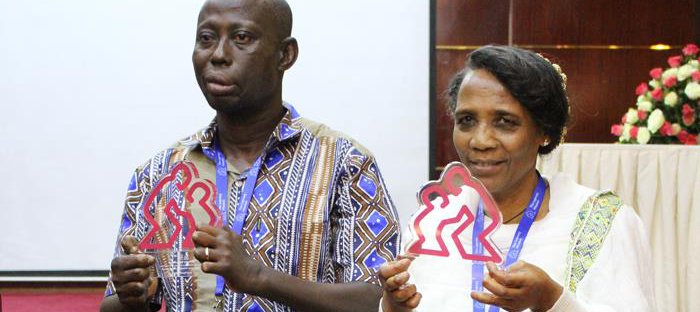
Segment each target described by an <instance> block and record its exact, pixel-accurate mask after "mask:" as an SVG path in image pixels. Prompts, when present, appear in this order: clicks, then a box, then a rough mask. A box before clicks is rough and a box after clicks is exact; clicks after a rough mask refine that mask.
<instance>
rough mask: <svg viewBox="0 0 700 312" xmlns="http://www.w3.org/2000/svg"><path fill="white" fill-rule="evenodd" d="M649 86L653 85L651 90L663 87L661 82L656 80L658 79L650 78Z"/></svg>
mask: <svg viewBox="0 0 700 312" xmlns="http://www.w3.org/2000/svg"><path fill="white" fill-rule="evenodd" d="M649 86H650V87H651V89H649V90H654V89H658V88H661V82H660V81H658V80H656V79H652V80H649Z"/></svg>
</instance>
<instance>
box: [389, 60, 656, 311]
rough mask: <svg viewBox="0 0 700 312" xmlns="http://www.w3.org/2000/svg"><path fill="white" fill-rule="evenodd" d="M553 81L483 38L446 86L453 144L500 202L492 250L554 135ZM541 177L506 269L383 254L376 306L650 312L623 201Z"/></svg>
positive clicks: (501, 243)
mask: <svg viewBox="0 0 700 312" xmlns="http://www.w3.org/2000/svg"><path fill="white" fill-rule="evenodd" d="M565 84H566V76H565V75H563V73H562V72H561V69H560V68H559V66H558V65H556V64H551V63H550V62H549V61H548V60H546V59H545V58H543V57H542V56H540V55H538V54H535V53H532V52H530V51H526V50H522V49H518V48H513V47H503V46H485V47H482V48H480V49H477V50H475V51H474V52H472V53H471V54H470V55H469V57H468V60H467V63H466V68H465V69H464V70H463V71H462V72H460V73H459V74H457V75H456V76H455V78H454V79H453V81H452V83H451V84H450V87H449V89H448V92H447V95H448V98H449V101H448V105H449V108H450V111H451V112H452V114H453V117H454V121H455V123H454V132H453V141H454V146H455V148H456V149H457V152H458V154H459V157H460V160H461V162H462V163H463V164H465V165H466V166H467V167H468V168H469V170H470V171H471V172H472V174H473V175H474V176H476V177H477V178H479V180H481V181H482V183H483V184H484V186H485V187H486V188H487V189H488V190H489V192H490V193H491V194H492V196H493V198H494V200H495V201H496V203H497V205H498V207H499V209H500V211H501V214H502V216H503V220H505V221H504V224H503V225H502V226H501V227H500V229H499V230H498V231H497V232H496V233H494V234H493V236H492V240H493V241H494V242H495V244H496V245H497V246H498V247H499V248H500V250H501V251H503V253H504V254H507V253H508V251H509V248H510V246H511V240H512V239H513V236H514V235H515V233H516V231H520V230H518V226H519V223H520V222H521V219H522V218H523V216H524V214H523V212H524V211H525V209H527V207H528V205H529V204H528V203H529V202H530V204H531V203H532V202H535V201H531V199H532V198H534V196H535V195H534V194H537V193H536V192H535V191H534V190H535V189H536V186H537V185H538V183H540V182H539V181H540V176H539V173H538V172H537V170H536V169H535V163H536V161H537V156H538V154H539V155H544V154H548V153H550V152H551V151H552V150H554V148H555V147H556V146H557V145H558V144H559V142H561V141H562V138H563V135H564V132H565V125H566V123H567V120H568V115H569V103H568V99H567V96H566V85H565ZM543 181H544V182H541V183H542V184H541V185H542V186H541V187H546V191H544V192H543V193H544V195H543V198H542V201H541V202H542V203H541V205H540V206H539V211H538V212H537V213H536V215H535V217H534V221H533V222H532V226H531V228H530V231H529V234H527V236H526V239H525V241H524V244H523V247H522V250H521V253H520V257H519V260H518V261H517V262H515V263H514V264H512V265H511V266H510V267H508V268H507V269H506V270H503V269H501V268H499V267H497V266H496V265H494V264H492V263H489V264H487V265H486V267H487V270H488V273H487V274H486V275H485V276H486V278H484V279H483V282H480V281H481V280H480V279H479V281H477V282H476V283H475V284H474V285H472V267H471V266H470V265H469V264H468V262H462V263H456V264H455V263H454V262H455V260H449V261H452V262H453V263H452V264H450V263H446V262H445V261H448V260H445V258H442V259H438V258H437V257H426V256H421V257H419V258H417V259H416V260H413V261H412V260H411V259H401V260H398V261H393V262H389V263H386V264H385V265H384V266H382V268H381V269H380V270H379V272H378V275H379V277H380V280H381V281H382V284H383V287H384V296H383V298H382V304H381V305H382V308H383V310H384V311H392V312H393V311H407V310H411V309H413V308H415V309H416V310H420V311H440V312H444V311H453V310H454V311H469V309H473V310H474V311H477V310H479V311H484V308H483V305H481V306H480V305H479V303H483V304H486V305H496V306H499V307H501V308H503V309H505V310H507V311H523V310H528V309H529V310H531V311H653V310H654V309H655V301H654V293H653V289H654V287H653V286H654V285H653V274H652V269H651V268H652V267H651V256H650V254H651V253H650V250H649V246H648V241H647V238H646V235H645V233H644V230H643V226H642V223H641V221H640V220H639V217H638V216H637V215H636V214H635V212H634V210H633V209H632V208H631V207H629V206H626V205H622V204H621V202H620V200H619V198H618V197H616V196H615V195H613V194H611V193H609V192H596V191H594V190H592V189H589V188H586V187H584V186H581V185H578V184H576V183H575V182H573V181H572V180H571V179H570V178H568V177H566V176H565V175H555V176H552V177H544V179H543ZM537 187H540V186H537ZM465 232H466V231H465ZM408 239H409V240H410V239H411V238H410V237H408ZM441 261H442V262H441ZM409 272H410V274H409ZM475 272H476V271H475ZM477 274H478V273H477ZM436 280H437V282H436ZM455 285H456V286H455ZM470 285H471V286H472V288H471V290H472V291H471V292H469V289H470ZM481 285H483V289H481ZM465 289H466V290H467V291H465ZM418 291H420V292H418ZM486 309H488V306H487V307H486Z"/></svg>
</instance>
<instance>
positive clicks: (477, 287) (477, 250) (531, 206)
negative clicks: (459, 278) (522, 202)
mask: <svg viewBox="0 0 700 312" xmlns="http://www.w3.org/2000/svg"><path fill="white" fill-rule="evenodd" d="M537 176H538V181H537V186H536V187H535V190H534V191H533V192H532V197H531V198H530V203H528V204H527V208H525V213H524V215H523V218H522V219H520V223H519V224H518V228H517V229H516V230H515V235H514V236H513V241H512V242H511V243H510V249H509V250H508V254H507V255H506V259H505V262H504V264H503V267H504V268H508V267H510V266H511V265H512V264H513V263H515V262H516V261H518V257H520V252H521V251H522V250H523V244H524V243H525V238H527V233H528V232H529V231H530V227H531V226H532V224H533V223H534V222H535V218H537V213H539V211H540V207H541V206H542V202H543V201H544V194H545V192H546V191H547V184H546V183H545V182H544V179H543V178H542V176H540V175H539V173H538V174H537ZM483 230H484V206H483V202H481V201H479V207H478V208H477V212H476V217H475V219H474V229H473V233H472V253H473V254H475V255H480V254H483V252H484V246H482V245H481V242H479V239H478V236H479V233H481V232H482V231H483ZM483 280H484V263H483V262H476V261H475V262H473V263H472V290H473V291H477V292H481V291H483V290H484V286H483V284H482V282H483ZM472 310H473V311H474V312H483V311H484V310H485V305H484V304H483V303H481V302H478V301H476V300H472ZM499 310H500V308H499V307H497V306H490V307H489V312H498V311H499Z"/></svg>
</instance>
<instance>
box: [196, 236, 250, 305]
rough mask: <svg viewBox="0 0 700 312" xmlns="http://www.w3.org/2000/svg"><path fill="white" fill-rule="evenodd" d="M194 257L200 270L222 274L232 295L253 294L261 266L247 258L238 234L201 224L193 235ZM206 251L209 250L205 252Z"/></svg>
mask: <svg viewBox="0 0 700 312" xmlns="http://www.w3.org/2000/svg"><path fill="white" fill-rule="evenodd" d="M192 241H193V242H194V244H195V246H196V249H195V251H194V257H195V258H196V259H197V260H199V262H201V263H202V271H203V272H205V273H211V274H216V275H221V276H223V277H224V280H226V285H228V286H229V287H230V288H231V289H232V290H233V291H235V292H242V293H248V294H254V293H256V290H257V289H258V285H260V282H261V280H260V278H261V275H262V271H263V269H264V268H263V265H262V264H261V263H260V262H257V261H255V259H253V258H252V257H251V256H249V255H248V254H247V253H246V252H245V250H244V248H243V240H242V238H241V236H240V235H238V234H236V233H234V232H232V231H231V230H229V229H221V228H216V227H213V226H210V225H200V226H198V227H197V231H195V232H194V234H192ZM207 248H208V250H207Z"/></svg>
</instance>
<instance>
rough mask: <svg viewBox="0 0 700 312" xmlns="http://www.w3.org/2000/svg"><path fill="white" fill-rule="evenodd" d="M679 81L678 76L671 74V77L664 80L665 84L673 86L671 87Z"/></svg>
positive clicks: (669, 86) (667, 86)
mask: <svg viewBox="0 0 700 312" xmlns="http://www.w3.org/2000/svg"><path fill="white" fill-rule="evenodd" d="M677 82H678V79H677V78H676V76H670V77H668V78H666V80H664V86H665V87H666V88H671V87H673V86H675V85H676V83H677Z"/></svg>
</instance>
